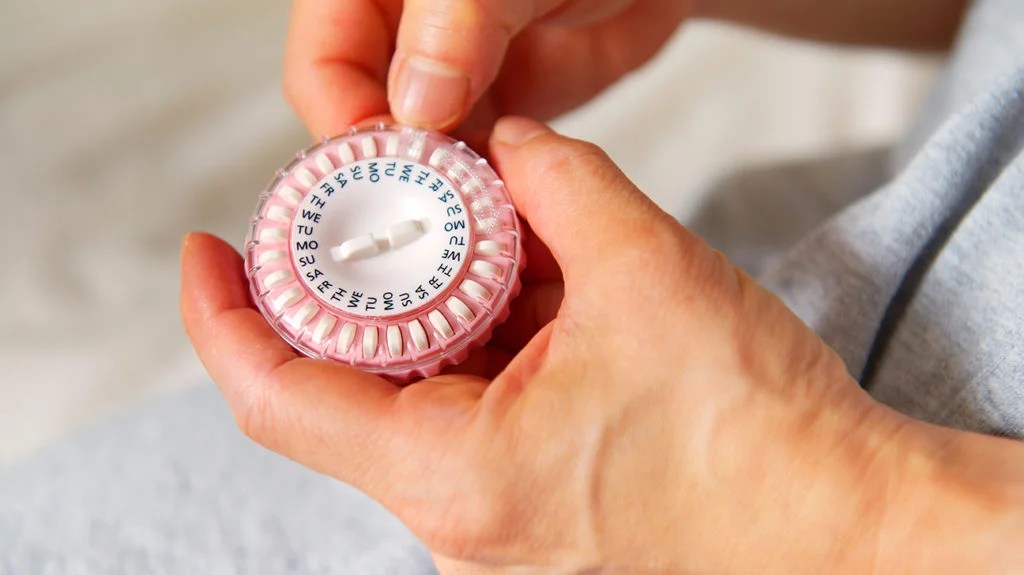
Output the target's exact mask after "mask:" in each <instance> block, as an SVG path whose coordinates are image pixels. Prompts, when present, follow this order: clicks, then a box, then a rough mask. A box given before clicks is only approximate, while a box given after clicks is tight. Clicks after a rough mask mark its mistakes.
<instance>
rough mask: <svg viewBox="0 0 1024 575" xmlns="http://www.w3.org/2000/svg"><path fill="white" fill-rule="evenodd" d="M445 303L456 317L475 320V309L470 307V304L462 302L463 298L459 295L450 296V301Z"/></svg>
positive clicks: (468, 320)
mask: <svg viewBox="0 0 1024 575" xmlns="http://www.w3.org/2000/svg"><path fill="white" fill-rule="evenodd" d="M445 305H447V306H448V309H450V310H451V311H452V313H454V314H455V316H456V317H458V318H459V319H461V320H462V321H464V322H470V321H473V318H474V317H476V314H475V313H473V310H471V309H469V306H467V305H466V304H465V303H463V302H462V300H461V299H459V298H457V297H454V296H452V297H450V298H448V301H447V302H446V303H445Z"/></svg>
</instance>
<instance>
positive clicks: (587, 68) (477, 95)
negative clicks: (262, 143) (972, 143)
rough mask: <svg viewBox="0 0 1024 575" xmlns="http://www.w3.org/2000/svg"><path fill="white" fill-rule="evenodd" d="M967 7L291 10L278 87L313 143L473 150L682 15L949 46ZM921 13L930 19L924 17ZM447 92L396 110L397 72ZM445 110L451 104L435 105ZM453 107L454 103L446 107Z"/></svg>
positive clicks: (844, 0) (552, 3) (556, 4)
mask: <svg viewBox="0 0 1024 575" xmlns="http://www.w3.org/2000/svg"><path fill="white" fill-rule="evenodd" d="M967 4H968V0H901V1H899V2H892V1H891V0H827V1H815V0H515V1H513V0H407V1H406V2H404V3H403V2H402V1H401V0H294V2H293V10H292V18H291V23H290V27H289V35H288V42H287V46H286V51H285V68H284V90H285V94H286V96H287V97H288V99H289V101H290V102H291V103H292V105H293V107H294V108H295V110H296V112H298V114H299V116H300V117H301V118H302V120H303V121H304V122H305V123H306V125H307V126H308V127H309V130H310V132H311V133H312V134H313V136H314V137H316V138H319V137H320V136H323V135H334V134H338V133H341V132H342V131H344V129H346V128H348V126H349V125H352V124H357V123H360V122H363V121H365V120H367V119H368V118H382V117H388V116H389V115H393V116H394V117H395V119H397V120H398V121H400V122H402V123H405V124H410V125H417V126H421V127H425V128H433V129H439V130H444V131H449V130H453V129H455V128H458V130H459V132H458V135H459V136H460V137H462V138H464V139H467V141H469V142H470V143H471V144H476V145H477V147H481V148H482V144H485V143H486V135H487V133H488V132H489V130H490V128H491V126H493V124H494V121H495V120H496V119H497V118H499V117H501V116H504V115H509V114H517V115H525V116H529V117H532V118H536V119H541V120H544V119H548V118H552V117H554V116H555V115H557V114H559V113H561V112H565V111H567V110H569V109H572V108H574V107H576V106H578V105H580V104H582V103H583V102H585V101H587V100H589V99H590V98H592V97H593V96H595V95H596V94H598V93H600V92H601V91H602V90H604V89H605V88H607V87H608V86H610V85H611V84H612V83H614V82H615V81H616V80H618V79H620V78H621V77H622V76H623V75H625V74H627V73H629V72H630V71H632V70H634V69H636V68H638V67H640V66H641V65H643V64H644V63H645V62H647V61H648V60H649V59H650V58H651V57H653V56H654V55H655V54H656V53H657V52H658V50H659V49H660V48H661V46H662V45H663V44H664V43H665V41H666V40H668V38H670V37H671V35H672V34H673V33H675V32H676V30H677V29H678V28H679V25H680V24H681V23H682V22H684V21H685V20H686V19H687V18H716V19H724V20H728V21H732V22H737V23H742V24H746V25H750V26H756V27H760V28H764V29H769V30H774V31H776V32H780V33H785V34H789V35H793V36H796V37H801V38H809V39H814V40H823V41H834V42H843V43H859V44H872V45H884V46H892V47H900V48H912V49H935V48H943V47H945V46H948V44H949V43H950V41H951V40H952V38H953V35H954V34H955V31H956V29H957V26H958V24H959V21H960V18H961V16H962V14H963V12H964V9H965V7H966V6H967ZM922 15H926V17H922ZM410 59H415V60H416V61H419V62H428V63H430V67H431V68H432V69H434V70H439V71H443V72H445V74H444V75H445V76H446V77H455V78H462V79H464V80H465V82H464V83H460V82H454V83H452V82H449V83H447V84H445V86H446V89H444V90H440V91H439V92H440V94H439V95H438V96H437V97H435V98H431V99H429V100H428V101H426V102H422V104H423V105H422V106H413V107H412V108H411V109H409V108H407V107H406V106H404V105H403V102H405V99H406V95H407V92H408V90H407V89H406V88H408V83H406V82H404V81H401V80H400V76H401V75H402V74H403V73H404V72H406V71H408V69H409V67H408V66H407V62H408V61H409V60H410ZM443 102H446V103H448V104H449V105H442V103H443ZM453 102H454V103H453Z"/></svg>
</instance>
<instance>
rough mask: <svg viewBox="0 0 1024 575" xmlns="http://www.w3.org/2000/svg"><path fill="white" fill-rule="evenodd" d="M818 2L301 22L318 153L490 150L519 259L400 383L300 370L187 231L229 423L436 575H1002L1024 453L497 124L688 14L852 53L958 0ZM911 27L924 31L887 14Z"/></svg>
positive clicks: (552, 107) (579, 84) (647, 208)
mask: <svg viewBox="0 0 1024 575" xmlns="http://www.w3.org/2000/svg"><path fill="white" fill-rule="evenodd" d="M817 4H821V3H811V2H801V1H800V0H765V1H762V2H756V3H755V2H753V1H750V2H743V1H742V0H735V1H733V2H730V1H728V0H721V1H720V2H714V1H712V0H708V1H707V2H704V3H700V4H698V3H696V2H684V1H679V2H660V1H658V0H649V1H637V2H627V1H619V0H609V1H600V0H598V1H592V2H557V1H545V0H536V1H534V2H502V1H499V0H465V1H463V0H446V1H441V0H437V1H430V0H419V1H410V2H406V3H405V4H404V5H402V4H401V3H399V2H388V1H383V0H382V1H380V2H371V1H369V0H362V1H360V0H347V1H342V0H299V1H297V2H295V9H294V12H293V19H292V25H291V26H292V27H291V34H290V39H289V43H288V50H287V57H286V62H287V63H286V71H285V87H286V92H287V94H288V95H289V98H290V99H291V101H292V102H293V104H294V105H295V107H296V109H297V111H298V112H299V114H300V116H301V117H302V118H303V120H304V121H305V122H306V123H307V125H308V126H309V127H310V130H311V132H313V133H314V134H317V135H319V134H333V133H338V132H340V131H342V130H343V129H344V128H345V127H347V126H348V125H349V124H352V123H361V122H364V121H367V120H369V119H376V118H382V117H383V118H386V117H389V116H390V115H392V113H393V115H394V116H396V117H397V118H398V119H399V120H402V121H405V122H411V123H415V124H418V125H421V126H425V127H434V128H441V129H452V128H456V127H457V129H458V133H459V135H461V136H463V137H468V138H470V139H472V140H473V141H475V142H476V145H477V146H478V147H481V148H482V144H483V143H485V142H486V141H487V139H488V135H490V138H489V139H490V151H491V155H490V157H491V159H492V161H493V163H494V164H495V166H496V168H497V169H498V170H499V172H500V173H501V175H502V177H503V178H504V180H505V182H506V184H507V186H508V189H509V190H510V192H511V194H512V195H513V199H514V202H515V204H516V208H517V210H518V211H519V213H520V214H521V215H522V216H523V217H524V218H525V219H526V220H527V221H528V222H529V225H530V227H531V229H532V233H530V234H529V235H528V237H527V249H528V252H529V255H530V261H531V265H530V268H529V269H528V272H527V273H528V275H527V277H526V278H525V287H524V290H523V294H522V296H520V298H518V299H517V300H516V301H515V302H514V304H513V312H512V314H511V318H510V320H509V322H508V323H507V324H506V325H504V326H502V327H501V328H500V329H499V331H498V332H497V334H496V336H495V338H494V340H493V341H492V342H491V344H489V345H488V346H487V347H485V348H483V349H482V350H480V351H479V352H477V353H476V354H475V355H474V356H473V357H472V358H471V359H470V361H469V362H467V363H466V364H465V365H463V366H461V368H460V370H459V371H460V373H448V374H445V375H442V376H439V377H436V378H432V379H430V380H426V381H422V382H418V383H415V384H413V385H410V386H408V387H404V388H398V387H395V386H393V385H391V384H389V383H387V382H386V381H384V380H382V379H379V378H376V377H373V376H370V375H367V374H363V373H360V372H357V371H354V370H352V369H350V368H348V367H346V366H344V365H340V364H335V363H330V362H322V361H315V360H310V359H306V358H301V357H298V356H297V354H296V353H295V352H294V350H292V349H291V348H290V347H289V346H288V345H287V344H285V343H284V342H283V341H282V340H281V339H280V338H278V337H277V335H276V334H275V333H274V332H273V331H272V330H271V328H270V327H269V326H268V325H267V324H266V322H265V321H264V320H263V318H262V317H261V316H260V315H259V313H258V312H257V311H256V310H255V309H254V308H253V306H252V304H251V302H250V301H249V297H248V292H247V285H246V281H245V277H244V275H243V273H242V263H241V258H240V256H239V255H238V254H237V253H236V252H235V251H234V250H232V249H231V248H230V247H229V246H228V245H227V244H225V243H224V242H222V241H220V240H218V239H216V238H213V237H211V236H208V235H203V234H193V235H190V236H188V237H187V238H186V240H185V242H184V245H183V249H182V301H181V305H182V315H183V318H184V322H185V326H186V329H187V331H188V333H189V336H190V337H191V338H192V341H193V343H194V345H195V347H196V350H197V352H198V354H199V356H200V358H201V359H202V361H203V363H204V364H205V365H206V367H207V369H208V370H209V372H210V374H211V376H212V377H213V378H214V380H215V381H216V382H217V384H218V385H219V386H220V387H221V389H222V390H223V392H224V395H225V397H226V398H227V400H228V403H229V405H230V407H231V409H232V411H233V413H234V414H235V417H236V420H237V422H238V424H239V426H240V428H241V429H242V430H243V431H244V432H245V433H246V434H247V435H249V436H250V437H252V438H253V439H254V440H255V441H257V442H259V443H261V444H263V445H265V446H267V447H268V448H270V449H273V450H275V451H277V452H279V453H281V454H283V455H285V456H287V457H289V458H292V459H294V460H296V461H298V462H300V463H302V464H304V465H307V466H309V467H310V468H312V469H316V470H318V471H320V472H322V473H325V474H328V475H330V476H332V477H335V478H338V479H339V480H342V481H346V482H348V483H351V484H352V485H355V486H356V487H358V488H359V489H361V490H363V491H364V492H366V493H368V494H369V495H370V496H372V497H374V498H375V499H377V500H378V501H380V502H381V503H382V504H383V505H385V506H386V507H387V508H389V509H390V510H391V511H392V512H394V513H395V514H396V515H397V516H398V517H399V518H400V519H401V520H402V521H403V522H405V523H406V524H407V525H408V526H409V527H410V528H411V529H412V530H413V531H414V532H415V533H416V534H417V535H418V536H419V537H420V538H421V539H422V540H423V541H424V542H425V543H426V545H427V546H428V547H429V548H430V549H431V551H432V552H433V553H434V557H435V559H436V561H437V564H438V566H439V568H440V569H441V571H442V572H444V573H683V572H695V573H703V572H713V573H730V572H732V573H751V572H757V573H773V572H779V573H787V574H788V573H822V572H828V573H845V572H849V573H871V572H880V573H899V572H923V573H967V572H994V573H995V572H1011V571H1014V570H1015V569H1016V570H1020V569H1021V566H1022V565H1024V542H1022V541H1021V538H1022V534H1024V529H1022V527H1024V525H1022V524H1024V447H1022V445H1021V444H1019V443H1017V442H1014V441H1010V440H1005V439H998V438H993V437H986V436H980V435H975V434H970V433H965V432H959V431H954V430H949V429H943V428H938V427H935V426H931V425H927V424H924V423H921V422H918V421H914V420H912V419H909V418H907V417H905V416H902V415H900V414H898V413H895V412H893V411H892V410H889V409H888V408H886V407H884V406H881V405H880V404H877V403H876V402H874V401H873V400H872V399H871V398H870V397H869V396H868V395H867V394H865V393H864V392H863V391H862V390H861V389H860V387H859V386H858V385H857V383H856V382H855V381H854V380H853V379H852V378H851V377H850V375H849V374H848V373H847V371H846V369H845V367H844V365H843V363H842V361H841V359H840V358H839V357H838V356H837V355H836V354H835V353H834V352H833V351H832V350H831V349H829V348H828V347H827V346H826V345H825V344H824V343H823V342H822V341H821V340H820V339H819V338H818V337H817V336H816V335H815V334H814V333H813V332H811V331H810V330H809V329H808V328H807V327H806V326H804V325H803V324H802V323H801V322H800V321H799V319H797V318H796V317H795V316H794V315H793V314H792V313H791V312H790V311H789V310H788V309H787V308H786V307H785V306H784V305H783V304H782V303H781V302H780V301H778V300H777V299H776V298H775V297H774V296H772V295H771V294H770V293H768V292H767V291H766V290H764V289H762V288H761V287H760V286H759V285H757V283H756V282H754V281H753V280H751V279H750V278H749V277H747V276H746V275H744V274H743V273H742V272H741V271H739V270H737V269H736V268H735V267H733V266H732V265H731V264H730V263H729V262H728V261H727V260H726V259H725V258H724V257H723V256H722V255H721V254H719V253H717V252H715V251H714V250H712V249H711V248H709V247H708V246H707V245H706V244H704V243H703V242H702V241H701V240H700V239H699V238H696V237H695V236H693V235H692V234H691V233H689V231H688V230H686V229H685V228H684V227H682V226H680V225H679V224H678V223H677V222H676V221H674V220H673V219H672V218H671V217H670V216H669V215H667V214H665V213H664V212H662V211H661V210H659V209H658V208H657V207H656V206H654V205H653V204H652V203H651V202H650V201H649V200H648V199H647V198H646V197H645V196H644V195H643V194H642V193H641V192H640V191H639V190H637V189H636V188H635V187H634V186H633V185H632V184H631V183H630V182H629V181H628V180H627V179H626V178H625V176H623V175H622V173H621V172H620V171H619V170H618V169H617V168H616V167H615V166H614V164H613V163H612V162H611V161H610V160H609V159H608V158H607V157H606V156H605V155H604V154H603V153H602V152H601V151H600V150H598V149H597V148H595V147H594V146H592V145H590V144H586V143H583V142H578V141H573V140H569V139H567V138H564V137H561V136H558V135H556V134H554V133H552V132H551V131H550V130H548V129H547V128H546V127H544V126H543V125H541V124H538V123H536V122H535V121H532V120H527V119H524V118H506V119H504V120H501V121H500V122H498V124H497V125H496V126H494V122H495V120H496V119H497V118H499V117H500V116H502V115H504V114H506V113H510V112H517V113H521V114H527V115H531V116H535V117H548V116H550V115H553V114H556V113H558V112H560V111H564V110H566V109H569V108H571V107H573V106H575V105H578V104H579V103H581V102H583V101H585V100H587V99H588V98H590V97H592V96H593V95H595V94H596V93H598V92H600V91H601V90H602V89H604V88H605V87H607V86H608V85H609V84H611V83H612V82H614V81H615V80H616V79H618V78H619V77H621V76H622V75H623V74H625V73H627V72H628V71H630V70H632V69H634V68H636V67H638V66H640V65H641V64H642V63H643V62H644V61H646V60H647V59H649V58H650V57H651V56H652V55H653V54H654V53H655V52H656V51H657V49H658V48H659V47H660V45H661V44H662V43H663V42H664V41H665V39H667V38H668V37H669V35H671V33H672V32H673V31H674V30H675V29H676V27H677V26H678V25H679V23H680V22H681V21H683V20H684V19H685V18H687V17H690V16H712V17H714V16H722V17H729V18H733V19H735V20H737V21H741V22H745V23H749V24H755V25H764V26H767V27H769V28H771V29H775V30H779V31H784V32H787V33H792V34H796V35H801V36H805V37H812V38H821V37H822V36H825V37H826V39H832V40H836V41H845V42H858V41H865V42H873V41H883V42H884V41H887V40H886V38H887V37H888V38H890V39H891V40H898V39H900V37H899V36H898V35H896V36H893V35H889V36H886V35H885V34H880V33H879V31H880V30H882V31H885V30H889V29H890V28H896V27H898V26H904V25H906V26H916V28H914V29H915V30H916V32H914V33H913V34H911V35H909V36H906V37H905V38H904V39H906V40H908V41H909V42H910V43H911V44H912V45H913V46H915V47H930V46H936V45H942V44H943V43H945V42H947V41H948V39H949V36H951V34H952V32H951V30H952V29H953V28H955V24H949V23H950V22H953V23H955V21H956V19H957V18H958V16H959V14H960V12H961V11H962V8H963V2H957V1H950V2H939V3H936V2H935V1H933V0H906V1H905V2H904V3H902V4H903V5H906V6H907V7H908V9H907V10H903V9H896V10H893V9H892V6H891V3H887V2H881V1H877V2H876V1H867V0H864V1H862V2H859V3H854V2H853V1H852V0H850V1H849V2H847V1H845V0H834V2H832V3H829V7H830V8H834V10H833V9H825V8H823V7H822V8H818V7H816V6H817ZM822 6H824V4H822ZM910 6H916V7H917V9H926V8H927V9H929V10H933V11H935V12H931V14H932V16H933V18H932V20H933V22H939V21H941V22H943V23H944V24H943V23H939V24H935V25H933V26H928V25H921V24H920V23H911V22H908V21H904V16H906V15H907V14H910V15H913V14H914V13H915V12H914V10H910V9H909V7H910ZM853 7H857V8H858V11H857V18H856V19H854V20H855V21H856V24H857V26H856V27H854V28H855V29H854V28H851V27H850V26H848V25H842V24H843V22H848V21H850V13H849V10H850V9H851V8H853ZM840 8H841V9H840ZM796 9H799V10H798V11H797V12H799V15H800V17H796V15H795V14H796V13H797V12H793V10H796ZM844 10H845V12H844ZM780 14H789V15H788V16H786V17H783V18H780V17H779V15H780ZM837 31H838V32H837ZM339 32H341V33H339ZM840 32H841V33H840ZM890 43H892V42H890ZM553 56H554V57H553ZM410 58H418V59H422V58H427V59H430V60H432V61H433V63H435V64H438V66H434V65H433V64H431V66H429V67H430V68H431V69H432V70H434V71H440V72H441V73H442V75H447V76H446V77H447V78H448V80H451V78H453V77H454V78H456V79H457V80H458V79H460V78H465V79H466V83H465V84H464V86H465V87H466V90H467V92H466V94H465V95H459V96H458V98H455V99H456V100H458V101H459V102H460V106H458V107H457V113H456V114H455V115H452V114H450V113H449V112H450V110H445V111H443V112H444V113H438V114H434V117H433V118H430V117H429V116H430V115H431V111H430V110H419V111H418V112H417V114H419V116H420V117H419V118H410V117H409V116H408V115H403V114H405V112H406V111H405V110H404V109H403V106H402V105H400V104H401V101H402V98H403V96H402V94H400V93H398V92H400V90H399V89H398V88H397V87H398V86H402V85H403V81H400V79H398V78H396V77H397V76H400V75H401V73H402V70H403V68H404V67H405V66H406V65H407V62H408V61H409V59H410ZM420 63H421V64H422V60H420ZM453 74H454V75H453ZM389 76H390V77H389ZM460 82H461V80H458V81H455V82H450V81H449V82H448V84H447V85H449V86H463V84H461V83H460ZM389 86H390V88H391V89H390V91H389V90H388V89H387V88H388V87H389ZM389 95H390V103H389V100H388V96H389ZM445 97H447V96H445ZM449 100H450V99H449ZM434 103H435V104H436V103H437V102H434ZM450 103H451V101H449V102H448V104H450ZM434 112H437V110H434ZM492 127H493V134H491V132H492ZM627 312H628V313H627ZM936 502H941V504H936Z"/></svg>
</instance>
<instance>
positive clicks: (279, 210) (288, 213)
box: [267, 206, 295, 224]
mask: <svg viewBox="0 0 1024 575" xmlns="http://www.w3.org/2000/svg"><path fill="white" fill-rule="evenodd" d="M294 215H295V210H289V209H288V208H285V207H282V206H270V207H269V208H267V219H271V220H275V221H278V222H282V223H285V224H290V223H292V216H294Z"/></svg>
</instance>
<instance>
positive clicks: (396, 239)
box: [387, 220, 425, 248]
mask: <svg viewBox="0 0 1024 575" xmlns="http://www.w3.org/2000/svg"><path fill="white" fill-rule="evenodd" d="M424 231H425V230H424V229H423V222H421V221H419V220H405V221H403V222H398V223H397V224H391V225H390V226H388V231H387V234H388V244H390V245H391V247H392V248H399V247H402V246H404V245H408V244H411V243H412V242H414V241H416V240H417V239H419V238H420V237H421V236H423V233H424Z"/></svg>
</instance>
